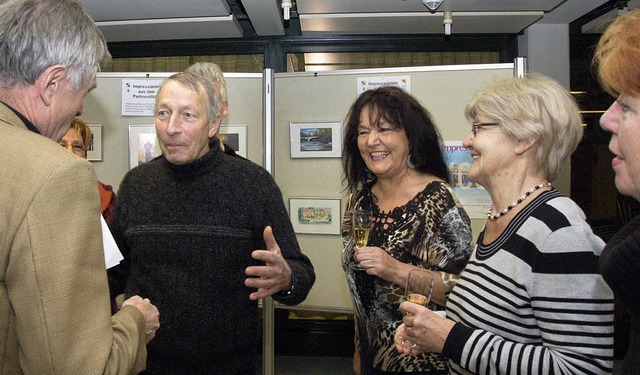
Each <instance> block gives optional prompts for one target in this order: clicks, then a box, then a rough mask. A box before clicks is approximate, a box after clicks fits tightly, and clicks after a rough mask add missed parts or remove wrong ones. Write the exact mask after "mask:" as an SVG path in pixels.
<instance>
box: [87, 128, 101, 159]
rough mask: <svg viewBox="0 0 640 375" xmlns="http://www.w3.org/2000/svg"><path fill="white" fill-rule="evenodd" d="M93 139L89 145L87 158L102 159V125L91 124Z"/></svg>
mask: <svg viewBox="0 0 640 375" xmlns="http://www.w3.org/2000/svg"><path fill="white" fill-rule="evenodd" d="M89 129H90V130H91V139H90V140H89V144H88V145H87V160H89V161H102V125H96V124H91V125H89Z"/></svg>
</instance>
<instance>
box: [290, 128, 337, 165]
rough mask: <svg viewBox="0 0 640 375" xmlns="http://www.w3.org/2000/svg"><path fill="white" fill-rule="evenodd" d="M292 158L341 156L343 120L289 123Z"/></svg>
mask: <svg viewBox="0 0 640 375" xmlns="http://www.w3.org/2000/svg"><path fill="white" fill-rule="evenodd" d="M289 130H290V133H291V157H292V158H339V157H340V156H341V155H340V154H341V153H342V121H335V122H310V123H294V122H291V123H289Z"/></svg>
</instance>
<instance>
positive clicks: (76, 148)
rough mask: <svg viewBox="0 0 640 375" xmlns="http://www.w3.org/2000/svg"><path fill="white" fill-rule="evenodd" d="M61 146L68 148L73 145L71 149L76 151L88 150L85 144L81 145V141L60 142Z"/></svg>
mask: <svg viewBox="0 0 640 375" xmlns="http://www.w3.org/2000/svg"><path fill="white" fill-rule="evenodd" d="M60 146H62V147H64V148H66V149H69V147H71V149H72V150H73V151H74V152H83V151H87V149H86V148H85V147H84V146H83V145H81V144H79V143H72V144H67V143H65V142H60Z"/></svg>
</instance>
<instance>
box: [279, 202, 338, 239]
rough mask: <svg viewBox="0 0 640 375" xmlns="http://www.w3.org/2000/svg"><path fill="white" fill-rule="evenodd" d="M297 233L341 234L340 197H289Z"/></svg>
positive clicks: (290, 211)
mask: <svg viewBox="0 0 640 375" xmlns="http://www.w3.org/2000/svg"><path fill="white" fill-rule="evenodd" d="M289 216H290V218H291V223H292V224H293V229H294V230H295V232H296V233H314V234H340V224H341V222H340V198H289Z"/></svg>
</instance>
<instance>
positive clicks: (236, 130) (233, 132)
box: [218, 124, 247, 158]
mask: <svg viewBox="0 0 640 375" xmlns="http://www.w3.org/2000/svg"><path fill="white" fill-rule="evenodd" d="M218 138H220V140H221V141H222V143H224V144H226V145H228V146H230V147H231V148H232V149H234V151H235V152H236V154H238V155H240V156H242V157H243V158H246V157H247V125H244V124H239V125H221V126H220V132H219V133H218Z"/></svg>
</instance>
